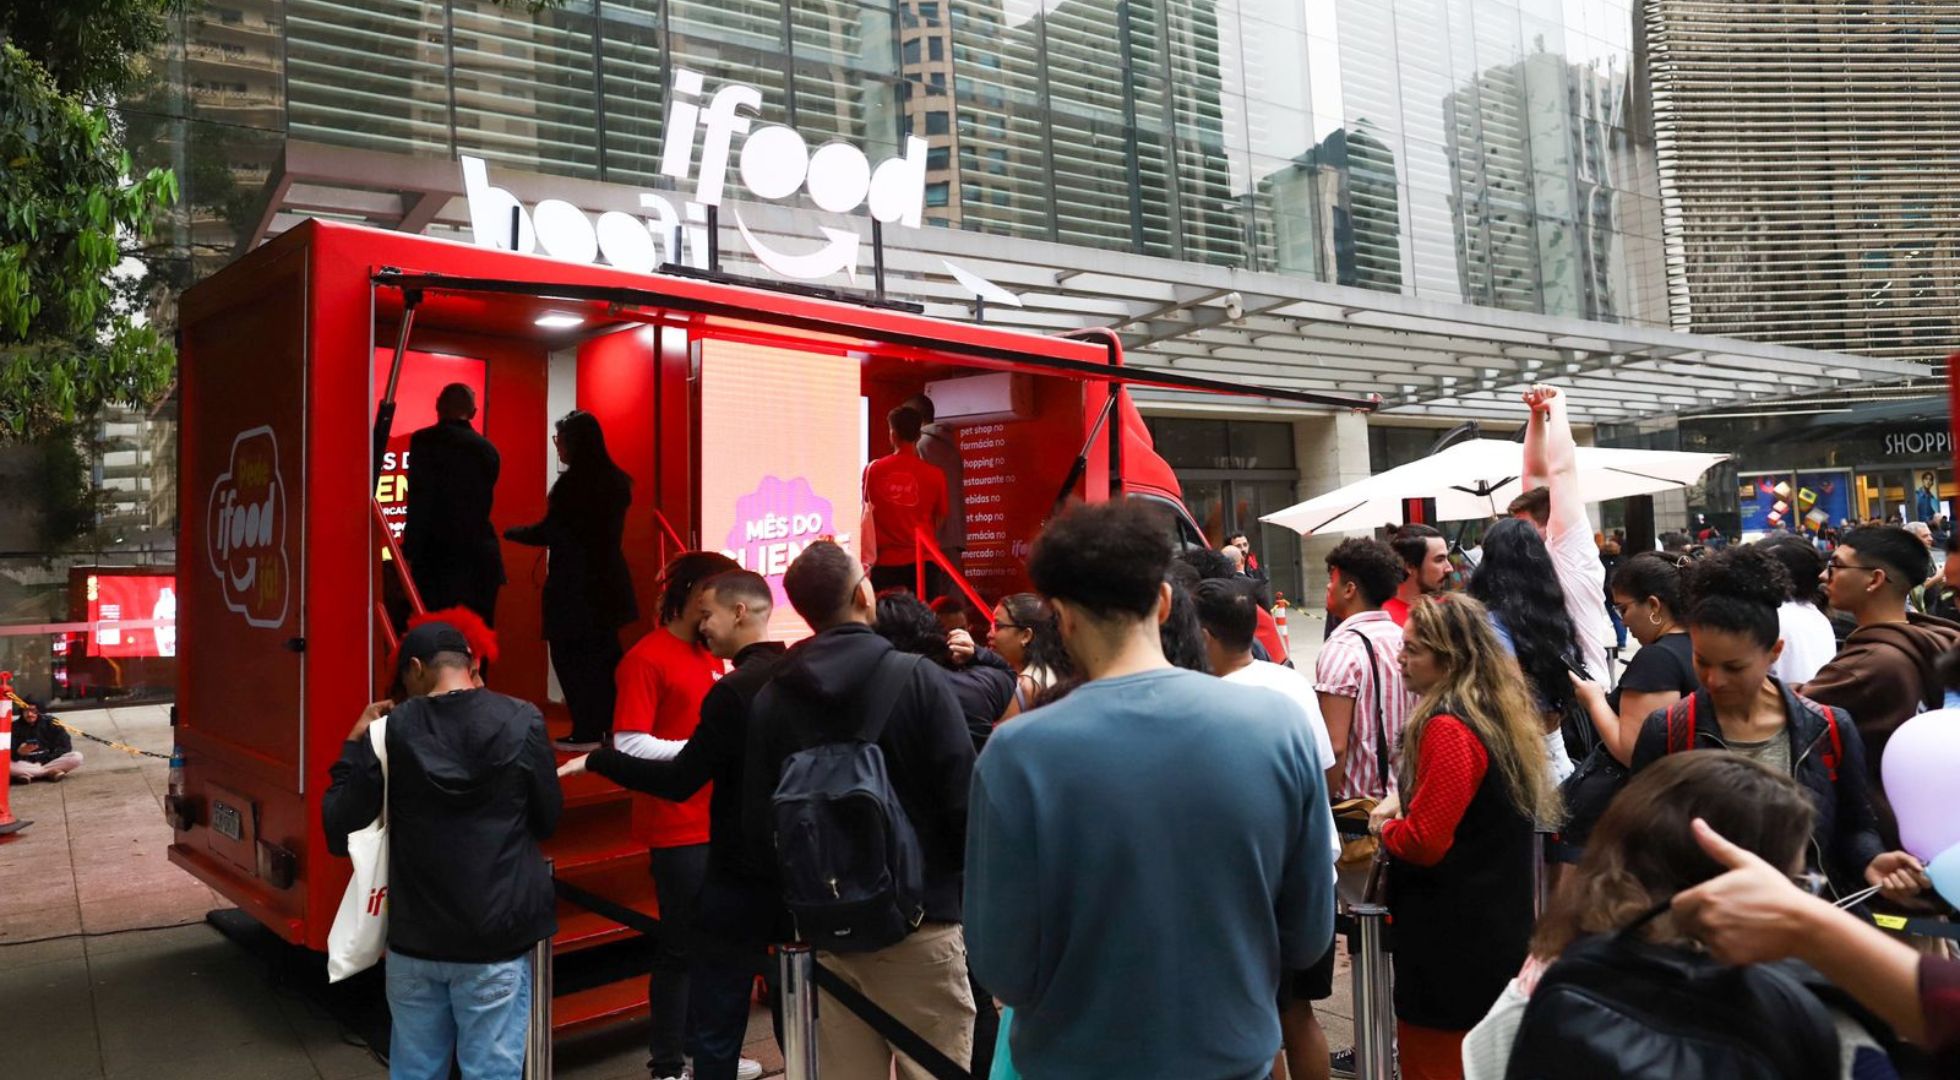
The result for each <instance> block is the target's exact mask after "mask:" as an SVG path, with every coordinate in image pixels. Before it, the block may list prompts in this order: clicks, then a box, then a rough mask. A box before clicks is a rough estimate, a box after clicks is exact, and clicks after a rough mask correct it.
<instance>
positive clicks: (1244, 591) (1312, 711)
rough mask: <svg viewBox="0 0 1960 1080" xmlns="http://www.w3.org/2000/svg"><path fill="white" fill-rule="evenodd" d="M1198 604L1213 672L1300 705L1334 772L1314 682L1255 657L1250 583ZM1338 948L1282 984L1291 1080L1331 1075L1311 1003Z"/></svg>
mask: <svg viewBox="0 0 1960 1080" xmlns="http://www.w3.org/2000/svg"><path fill="white" fill-rule="evenodd" d="M1193 599H1195V600H1196V601H1197V605H1198V622H1199V623H1200V624H1201V625H1202V626H1203V627H1204V629H1205V648H1206V650H1207V651H1208V652H1209V653H1210V654H1211V670H1212V674H1214V675H1217V676H1218V677H1219V678H1221V679H1224V680H1225V681H1227V682H1235V683H1240V684H1243V685H1246V686H1263V687H1265V688H1266V689H1268V690H1277V691H1279V692H1280V693H1281V694H1284V695H1286V696H1287V697H1288V698H1290V699H1292V701H1293V703H1294V704H1296V705H1298V706H1299V707H1300V713H1301V716H1300V719H1301V720H1302V722H1304V723H1305V724H1306V725H1307V730H1308V731H1309V732H1311V733H1312V734H1313V745H1314V752H1315V754H1316V755H1318V757H1319V760H1320V767H1321V769H1322V771H1326V770H1328V769H1332V768H1333V767H1334V765H1335V764H1336V762H1335V760H1334V747H1333V745H1332V744H1331V743H1330V742H1329V741H1328V739H1327V722H1326V721H1325V720H1323V719H1321V716H1320V702H1319V701H1318V699H1316V698H1315V697H1314V690H1313V682H1312V681H1311V680H1309V679H1308V678H1307V677H1306V676H1305V675H1303V674H1301V673H1300V672H1297V671H1295V670H1293V669H1292V668H1289V667H1283V666H1281V665H1279V664H1274V663H1270V662H1268V661H1265V660H1255V659H1253V658H1252V632H1253V628H1254V627H1255V626H1256V625H1257V623H1256V622H1255V620H1254V619H1253V611H1254V610H1255V609H1257V608H1258V606H1259V604H1258V597H1257V596H1256V595H1254V593H1253V587H1252V585H1251V583H1250V582H1239V581H1202V582H1199V583H1198V590H1197V592H1196V593H1195V594H1193ZM1327 833H1328V836H1329V837H1332V838H1333V841H1332V842H1333V856H1334V857H1335V858H1336V859H1338V858H1339V857H1340V843H1339V837H1336V836H1335V835H1334V815H1333V813H1332V811H1331V809H1330V810H1328V811H1327ZM1334 948H1335V943H1334V942H1333V941H1329V942H1328V945H1327V952H1326V954H1325V955H1323V956H1322V957H1321V958H1320V959H1319V960H1318V961H1317V962H1315V964H1314V965H1313V966H1312V967H1310V968H1307V969H1306V970H1304V971H1289V972H1287V973H1286V974H1285V975H1284V976H1283V977H1282V978H1281V980H1280V1001H1279V1023H1280V1030H1281V1032H1282V1034H1283V1035H1284V1037H1285V1052H1284V1061H1283V1062H1282V1063H1283V1064H1284V1065H1285V1066H1286V1076H1287V1080H1317V1078H1323V1077H1326V1076H1328V1075H1329V1074H1328V1047H1327V1033H1326V1031H1324V1030H1322V1028H1321V1026H1320V1018H1319V1017H1317V1016H1315V1015H1314V1010H1313V1003H1314V1002H1316V1001H1326V1000H1327V999H1328V998H1331V997H1333V996H1334Z"/></svg>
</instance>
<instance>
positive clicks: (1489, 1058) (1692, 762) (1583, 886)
mask: <svg viewBox="0 0 1960 1080" xmlns="http://www.w3.org/2000/svg"><path fill="white" fill-rule="evenodd" d="M1814 815H1815V811H1814V810H1813V808H1812V805H1811V800H1810V798H1809V796H1808V795H1807V794H1806V793H1805V791H1804V789H1803V788H1802V787H1801V786H1800V785H1798V784H1797V783H1796V782H1794V781H1792V780H1791V779H1790V778H1789V777H1788V776H1787V775H1784V774H1781V773H1778V772H1777V771H1775V770H1773V769H1770V768H1769V767H1767V766H1765V765H1762V764H1760V763H1758V762H1755V761H1750V760H1747V759H1744V758H1742V757H1741V756H1740V755H1737V754H1728V753H1716V754H1680V755H1676V756H1674V757H1671V758H1668V759H1666V760H1664V761H1661V762H1659V763H1658V764H1656V765H1654V766H1653V767H1652V768H1649V769H1647V770H1645V771H1644V772H1642V773H1641V774H1640V775H1639V776H1636V777H1635V778H1634V779H1633V781H1632V782H1631V783H1629V784H1628V785H1627V788H1626V790H1625V792H1623V793H1622V795H1621V796H1620V798H1619V799H1617V800H1616V801H1615V802H1614V803H1613V805H1612V806H1611V808H1609V809H1608V810H1607V812H1606V815H1605V816H1604V817H1602V818H1601V819H1600V821H1599V825H1598V828H1597V829H1596V830H1595V831H1594V833H1593V841H1592V843H1591V844H1590V845H1589V846H1588V847H1587V848H1586V853H1585V857H1584V858H1583V859H1582V860H1581V861H1580V863H1579V865H1578V867H1577V868H1576V869H1575V870H1574V871H1573V872H1572V873H1571V874H1570V875H1569V876H1568V877H1567V878H1566V880H1565V882H1564V886H1563V888H1561V890H1560V892H1559V894H1558V897H1557V898H1556V899H1555V900H1554V901H1553V904H1552V907H1551V909H1550V910H1549V911H1547V912H1546V914H1545V917H1544V918H1543V919H1541V920H1540V921H1539V924H1538V929H1537V932H1536V934H1535V935H1534V936H1533V938H1532V942H1531V958H1530V959H1529V960H1527V961H1526V962H1525V965H1524V968H1523V969H1522V970H1521V971H1520V972H1519V974H1518V977H1517V978H1516V979H1513V980H1512V981H1511V984H1510V985H1509V986H1508V987H1507V988H1506V989H1505V991H1504V994H1503V996H1502V997H1501V998H1500V999H1499V1000H1498V1002H1497V1004H1496V1005H1495V1006H1493V1007H1492V1009H1491V1011H1490V1013H1489V1014H1488V1015H1487V1016H1485V1018H1484V1020H1483V1021H1482V1022H1481V1023H1479V1024H1478V1025H1477V1027H1476V1028H1474V1029H1473V1030H1472V1031H1471V1032H1470V1035H1469V1037H1468V1038H1467V1039H1466V1041H1465V1043H1464V1055H1463V1064H1464V1075H1465V1077H1466V1078H1467V1080H1501V1078H1509V1080H1553V1078H1558V1080H1564V1078H1567V1077H1581V1076H1583V1077H1596V1076H1612V1077H1620V1078H1622V1080H1714V1078H1717V1077H1719V1078H1722V1080H1730V1078H1762V1080H1771V1078H1774V1080H1838V1078H1850V1077H1857V1078H1859V1080H1879V1078H1883V1077H1891V1076H1896V1075H1897V1074H1896V1073H1895V1072H1894V1071H1893V1070H1892V1066H1891V1064H1890V1061H1889V1060H1888V1053H1887V1051H1888V1049H1889V1047H1890V1045H1891V1035H1890V1032H1889V1031H1887V1030H1886V1028H1885V1025H1884V1024H1883V1023H1880V1022H1879V1021H1878V1020H1876V1019H1875V1018H1874V1017H1872V1016H1871V1015H1870V1014H1869V1013H1867V1012H1865V1010H1863V1009H1862V1008H1861V1007H1859V1006H1858V1005H1857V1004H1856V1003H1855V1002H1854V1001H1853V1000H1852V999H1851V998H1850V997H1849V996H1848V995H1845V994H1842V993H1840V992H1839V991H1837V990H1836V989H1835V988H1834V987H1832V986H1831V984H1829V983H1828V982H1826V981H1824V980H1823V979H1822V978H1821V977H1819V976H1818V975H1817V973H1816V972H1814V971H1811V970H1809V969H1808V968H1804V967H1802V966H1800V965H1792V964H1778V965H1756V966H1750V967H1736V966H1731V965H1728V964H1724V963H1722V962H1721V961H1719V960H1717V959H1715V958H1714V957H1711V956H1709V955H1708V954H1707V953H1706V952H1705V951H1703V950H1702V949H1701V948H1699V947H1698V944H1697V942H1696V941H1695V940H1694V939H1693V938H1692V937H1691V936H1690V932H1689V931H1688V929H1686V928H1685V927H1684V926H1683V925H1682V924H1681V922H1680V921H1679V919H1678V918H1677V917H1676V916H1675V915H1674V914H1671V913H1670V912H1669V904H1670V901H1672V900H1673V899H1674V898H1675V897H1676V896H1677V895H1678V894H1681V893H1682V892H1684V891H1685V890H1689V889H1692V888H1694V887H1695V886H1698V885H1700V884H1702V883H1703V882H1706V881H1709V880H1711V879H1713V878H1715V877H1717V876H1718V875H1720V874H1721V873H1722V871H1723V870H1724V867H1723V866H1722V865H1721V864H1719V863H1717V862H1716V861H1715V860H1714V859H1712V858H1710V857H1709V855H1708V854H1707V853H1706V852H1705V851H1704V850H1703V847H1702V845H1701V844H1700V843H1699V842H1698V841H1697V839H1696V838H1695V835H1694V833H1693V831H1692V829H1691V827H1690V826H1691V823H1692V822H1694V821H1696V820H1701V821H1705V822H1707V824H1708V825H1709V826H1711V827H1712V828H1714V829H1716V830H1718V831H1719V832H1721V834H1722V835H1724V836H1726V837H1729V838H1730V839H1731V840H1732V841H1733V842H1734V843H1735V844H1736V845H1738V846H1740V847H1741V848H1743V849H1745V850H1747V851H1750V852H1753V853H1754V854H1756V855H1758V856H1760V857H1761V858H1762V859H1764V860H1766V861H1767V862H1769V863H1770V864H1771V865H1774V866H1777V867H1780V868H1782V870H1783V872H1785V873H1795V872H1796V871H1798V870H1799V869H1801V867H1802V866H1803V864H1804V849H1805V847H1806V841H1807V839H1808V836H1809V833H1810V828H1811V822H1812V819H1813V817H1814Z"/></svg>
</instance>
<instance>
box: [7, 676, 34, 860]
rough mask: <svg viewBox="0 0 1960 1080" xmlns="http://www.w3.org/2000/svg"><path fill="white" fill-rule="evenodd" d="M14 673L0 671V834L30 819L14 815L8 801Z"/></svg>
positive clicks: (12, 830)
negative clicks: (22, 818)
mask: <svg viewBox="0 0 1960 1080" xmlns="http://www.w3.org/2000/svg"><path fill="white" fill-rule="evenodd" d="M13 677H14V673H13V672H11V671H0V836H8V835H11V834H13V833H17V832H19V831H21V830H22V829H25V828H27V827H28V826H29V825H32V824H34V823H33V822H31V821H22V820H21V819H19V818H17V817H15V816H14V811H13V808H12V805H11V802H10V793H11V791H12V789H13V770H12V768H11V766H12V765H13V760H14V698H13V693H14V685H13Z"/></svg>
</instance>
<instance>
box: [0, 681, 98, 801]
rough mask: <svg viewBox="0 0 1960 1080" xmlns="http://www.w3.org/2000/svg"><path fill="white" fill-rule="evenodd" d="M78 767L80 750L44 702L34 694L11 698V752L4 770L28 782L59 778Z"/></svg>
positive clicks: (20, 780) (16, 778) (24, 782)
mask: <svg viewBox="0 0 1960 1080" xmlns="http://www.w3.org/2000/svg"><path fill="white" fill-rule="evenodd" d="M81 767H82V752H81V751H80V750H77V749H75V740H73V739H71V738H69V737H68V732H67V731H66V730H65V729H63V728H62V726H61V725H60V724H59V723H57V722H56V721H55V718H54V714H53V713H51V712H49V711H48V703H47V701H46V700H45V699H43V698H38V697H16V698H15V699H14V753H13V757H12V758H11V759H10V760H9V761H8V762H7V773H8V775H9V776H11V777H13V778H14V779H15V780H17V781H19V782H21V783H23V784H29V783H33V782H34V781H36V780H59V779H61V778H62V777H64V776H67V775H68V774H69V773H71V772H74V771H75V770H76V769H79V768H81Z"/></svg>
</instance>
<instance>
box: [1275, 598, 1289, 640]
mask: <svg viewBox="0 0 1960 1080" xmlns="http://www.w3.org/2000/svg"><path fill="white" fill-rule="evenodd" d="M1273 626H1274V627H1275V628H1276V629H1278V630H1279V639H1280V640H1281V641H1283V642H1285V643H1286V647H1287V648H1289V649H1290V648H1292V647H1293V635H1292V634H1289V633H1287V632H1286V594H1285V593H1280V594H1279V597H1278V599H1276V600H1274V601H1273Z"/></svg>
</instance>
